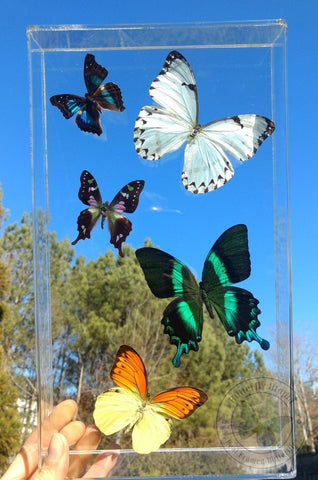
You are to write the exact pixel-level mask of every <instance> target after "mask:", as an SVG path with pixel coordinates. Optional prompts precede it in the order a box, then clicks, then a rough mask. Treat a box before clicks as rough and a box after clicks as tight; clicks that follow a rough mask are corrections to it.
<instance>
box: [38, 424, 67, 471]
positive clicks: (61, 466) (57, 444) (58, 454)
mask: <svg viewBox="0 0 318 480" xmlns="http://www.w3.org/2000/svg"><path fill="white" fill-rule="evenodd" d="M68 466H69V449H68V444H67V441H66V438H65V437H64V435H62V434H61V433H54V435H53V436H52V438H51V441H50V444H49V449H48V456H47V457H46V458H45V460H44V463H43V466H42V468H41V470H40V471H39V472H38V474H37V475H35V477H34V480H64V479H65V478H66V475H67V471H68Z"/></svg>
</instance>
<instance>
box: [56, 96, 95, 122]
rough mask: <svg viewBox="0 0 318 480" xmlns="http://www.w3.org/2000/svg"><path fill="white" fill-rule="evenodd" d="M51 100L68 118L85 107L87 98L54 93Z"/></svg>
mask: <svg viewBox="0 0 318 480" xmlns="http://www.w3.org/2000/svg"><path fill="white" fill-rule="evenodd" d="M50 102H51V104H52V105H53V106H54V107H57V108H58V109H59V110H60V111H61V112H62V113H63V116H64V117H65V118H66V119H69V118H71V117H72V116H73V115H74V114H75V113H77V112H78V111H79V110H81V109H82V108H83V107H85V105H86V98H84V97H79V96H78V95H70V94H68V93H65V94H61V95H53V97H51V98H50Z"/></svg>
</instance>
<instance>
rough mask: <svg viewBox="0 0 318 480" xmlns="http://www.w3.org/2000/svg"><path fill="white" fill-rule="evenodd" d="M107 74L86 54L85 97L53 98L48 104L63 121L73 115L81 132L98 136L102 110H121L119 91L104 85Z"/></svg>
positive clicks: (111, 85) (121, 102)
mask: <svg viewBox="0 0 318 480" xmlns="http://www.w3.org/2000/svg"><path fill="white" fill-rule="evenodd" d="M107 75H108V72H107V70H106V68H104V67H102V66H101V65H99V64H98V63H97V62H96V61H95V57H94V55H91V54H90V53H88V54H87V55H86V57H85V61H84V80H85V84H86V88H87V93H85V97H80V96H78V95H72V94H68V93H67V94H60V95H53V96H52V97H51V98H50V101H51V103H52V105H54V106H56V107H58V108H59V110H60V111H61V112H62V114H63V116H64V117H65V118H66V119H69V118H71V117H72V116H73V115H74V114H75V113H76V114H77V115H76V120H75V121H76V124H77V126H78V127H79V128H80V129H81V130H83V131H84V132H91V133H96V134H97V135H101V133H102V132H103V130H102V127H101V124H100V115H101V114H102V113H103V110H113V111H117V112H122V111H123V110H125V107H124V104H123V100H122V96H121V91H120V88H119V87H118V85H116V84H115V83H113V82H109V83H105V84H103V85H102V81H103V80H104V79H105V78H106V76H107Z"/></svg>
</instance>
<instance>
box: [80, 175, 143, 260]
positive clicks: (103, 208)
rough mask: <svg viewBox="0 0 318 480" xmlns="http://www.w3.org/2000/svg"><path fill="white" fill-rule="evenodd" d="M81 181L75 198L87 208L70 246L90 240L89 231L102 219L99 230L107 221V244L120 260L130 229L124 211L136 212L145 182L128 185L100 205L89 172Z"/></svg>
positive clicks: (98, 193) (100, 198)
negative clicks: (113, 249)
mask: <svg viewBox="0 0 318 480" xmlns="http://www.w3.org/2000/svg"><path fill="white" fill-rule="evenodd" d="M80 181H81V186H80V189H79V192H78V197H79V199H80V200H81V201H82V202H83V203H84V204H85V205H88V206H89V208H86V209H85V210H83V211H82V212H81V213H80V215H79V217H78V219H77V230H78V232H79V233H78V236H77V238H76V239H75V240H74V241H73V242H72V245H75V244H76V243H77V242H78V241H79V240H85V238H90V234H91V231H92V230H93V228H94V227H95V225H96V223H97V221H98V219H99V218H100V217H101V227H102V228H104V224H105V220H107V221H108V228H109V232H110V236H111V240H110V242H111V243H112V244H113V245H114V246H115V248H118V253H119V255H120V256H121V257H122V256H123V253H122V249H121V245H122V243H123V242H124V241H125V240H126V238H127V237H128V235H129V233H130V232H131V230H132V224H131V222H130V220H128V218H127V217H125V216H124V215H123V212H127V213H132V212H134V211H135V210H136V208H137V206H138V202H139V195H140V193H141V191H142V189H143V187H144V184H145V182H144V181H143V180H135V181H133V182H130V183H128V184H127V185H125V186H124V187H123V188H122V189H121V190H120V191H119V192H118V193H117V195H116V196H115V197H114V199H113V200H112V202H110V203H109V202H108V201H106V202H104V203H103V201H102V197H101V194H100V191H99V188H98V185H97V182H96V180H95V178H94V177H93V175H92V174H91V173H90V172H88V171H87V170H84V171H83V172H82V174H81V178H80Z"/></svg>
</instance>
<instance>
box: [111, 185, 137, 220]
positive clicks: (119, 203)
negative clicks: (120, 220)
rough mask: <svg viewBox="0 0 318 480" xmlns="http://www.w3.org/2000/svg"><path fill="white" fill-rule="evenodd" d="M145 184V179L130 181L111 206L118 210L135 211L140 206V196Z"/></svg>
mask: <svg viewBox="0 0 318 480" xmlns="http://www.w3.org/2000/svg"><path fill="white" fill-rule="evenodd" d="M144 186H145V182H144V181H143V180H135V181H133V182H130V183H128V184H127V185H125V186H124V187H123V188H122V189H121V190H120V191H119V192H118V193H117V195H116V196H115V197H114V199H113V200H112V202H111V204H110V206H109V208H110V209H113V210H115V211H117V212H127V213H133V212H134V211H135V210H136V208H137V206H138V202H139V196H140V194H141V192H142V189H143V188H144Z"/></svg>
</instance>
